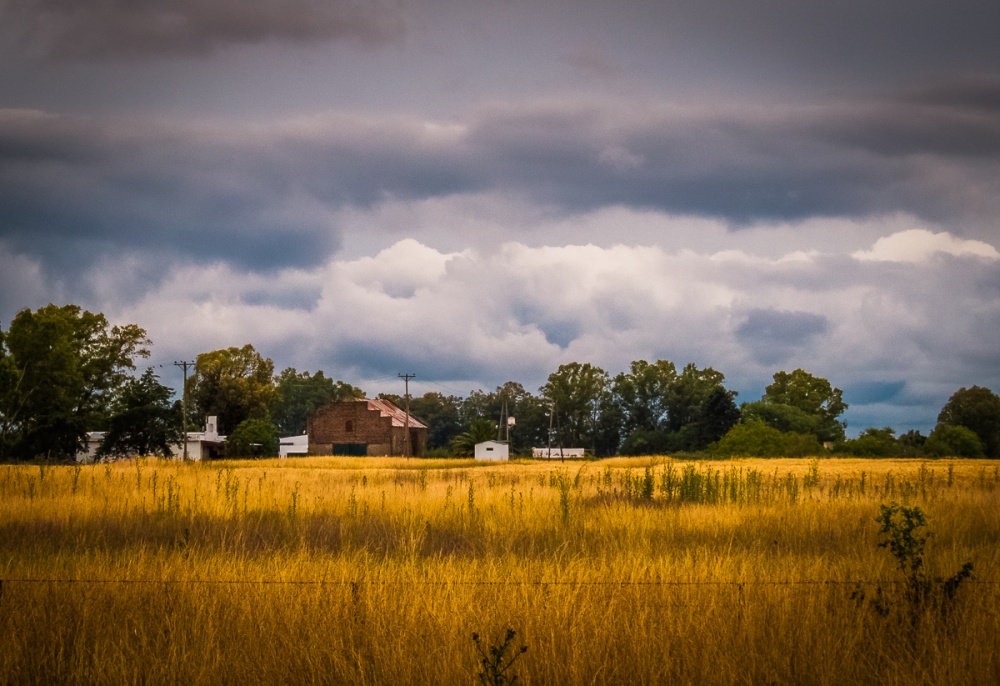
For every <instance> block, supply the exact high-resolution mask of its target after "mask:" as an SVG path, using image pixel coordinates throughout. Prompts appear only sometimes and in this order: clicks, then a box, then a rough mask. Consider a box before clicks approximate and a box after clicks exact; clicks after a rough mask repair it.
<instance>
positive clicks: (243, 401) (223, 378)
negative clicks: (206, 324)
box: [188, 343, 274, 434]
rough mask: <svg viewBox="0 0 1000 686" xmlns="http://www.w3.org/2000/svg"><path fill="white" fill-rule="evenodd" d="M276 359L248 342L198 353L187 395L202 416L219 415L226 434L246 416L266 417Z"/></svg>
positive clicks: (271, 395)
mask: <svg viewBox="0 0 1000 686" xmlns="http://www.w3.org/2000/svg"><path fill="white" fill-rule="evenodd" d="M273 376H274V362H272V361H271V359H270V358H265V357H263V356H261V354H260V353H258V352H257V351H256V350H255V349H254V347H253V346H252V345H250V344H249V343H248V344H246V345H244V346H243V347H242V348H235V347H232V348H225V349H223V350H214V351H212V352H209V353H202V354H201V355H198V357H197V359H196V360H195V365H194V374H193V375H192V376H190V377H189V378H188V384H189V386H188V398H190V399H191V400H192V401H193V402H194V405H195V407H197V408H198V411H199V412H200V413H201V415H202V416H213V415H214V416H216V417H218V418H219V433H222V434H226V433H229V432H230V431H232V430H233V429H235V428H236V427H237V426H238V425H239V424H240V422H242V421H244V420H246V419H266V418H268V414H269V412H268V410H269V408H270V406H271V403H272V402H273V399H274V380H273V378H272V377H273Z"/></svg>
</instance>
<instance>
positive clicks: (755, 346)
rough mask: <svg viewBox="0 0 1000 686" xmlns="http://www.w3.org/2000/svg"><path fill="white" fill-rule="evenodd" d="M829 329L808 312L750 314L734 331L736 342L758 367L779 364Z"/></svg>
mask: <svg viewBox="0 0 1000 686" xmlns="http://www.w3.org/2000/svg"><path fill="white" fill-rule="evenodd" d="M829 326H830V322H829V321H828V320H827V319H826V317H823V316H820V315H817V314H811V313H809V312H784V311H780V310H772V309H767V310H753V311H751V312H750V313H749V314H747V317H746V319H745V320H744V321H743V323H741V324H740V325H739V326H738V327H737V329H736V338H737V339H738V340H739V341H740V342H741V343H742V344H743V345H745V346H746V347H747V348H748V349H749V350H750V352H751V354H752V355H753V356H754V358H755V359H756V360H757V361H758V362H760V363H761V364H770V365H773V364H780V363H782V362H784V361H785V360H786V359H788V358H789V357H790V356H791V355H792V354H794V353H796V352H798V351H799V350H800V349H802V348H803V347H805V346H806V345H808V344H810V343H811V342H812V341H813V340H814V339H815V337H816V336H819V335H820V334H822V333H825V332H826V331H827V330H828V329H829Z"/></svg>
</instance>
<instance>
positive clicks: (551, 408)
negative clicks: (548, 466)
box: [546, 401, 556, 460]
mask: <svg viewBox="0 0 1000 686" xmlns="http://www.w3.org/2000/svg"><path fill="white" fill-rule="evenodd" d="M555 413H556V403H555V401H553V402H552V404H551V405H549V447H548V451H547V453H546V457H547V458H548V459H550V460H551V459H552V416H553V415H554V414H555Z"/></svg>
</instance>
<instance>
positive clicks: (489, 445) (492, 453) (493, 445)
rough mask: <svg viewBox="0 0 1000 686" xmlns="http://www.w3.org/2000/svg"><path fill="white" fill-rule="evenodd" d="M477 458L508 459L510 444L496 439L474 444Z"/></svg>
mask: <svg viewBox="0 0 1000 686" xmlns="http://www.w3.org/2000/svg"><path fill="white" fill-rule="evenodd" d="M476 459H477V460H509V459H510V446H508V445H507V444H506V443H498V442H497V441H486V442H485V443H477V444H476Z"/></svg>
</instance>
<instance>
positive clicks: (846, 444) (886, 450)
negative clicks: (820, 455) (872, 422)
mask: <svg viewBox="0 0 1000 686" xmlns="http://www.w3.org/2000/svg"><path fill="white" fill-rule="evenodd" d="M894 434H895V432H894V431H893V430H892V429H890V428H889V427H885V428H884V429H875V428H869V429H865V430H864V431H862V432H861V435H860V436H858V437H857V438H851V439H848V440H846V441H843V442H841V443H840V444H838V445H837V452H839V453H843V454H845V455H853V456H855V457H892V456H894V455H898V454H899V452H900V450H899V445H898V443H897V442H896V437H895V435H894Z"/></svg>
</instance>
